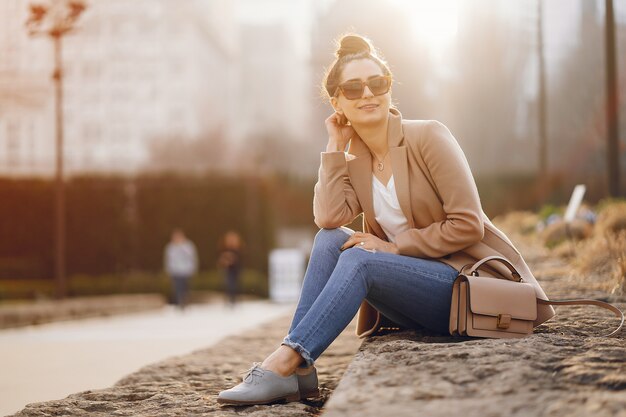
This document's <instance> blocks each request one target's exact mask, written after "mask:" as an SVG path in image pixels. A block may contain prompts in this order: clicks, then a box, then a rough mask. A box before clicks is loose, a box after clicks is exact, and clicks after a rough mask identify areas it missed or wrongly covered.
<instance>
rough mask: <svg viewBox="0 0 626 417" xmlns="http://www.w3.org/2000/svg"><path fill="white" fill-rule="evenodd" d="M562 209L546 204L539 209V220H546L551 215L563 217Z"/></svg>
mask: <svg viewBox="0 0 626 417" xmlns="http://www.w3.org/2000/svg"><path fill="white" fill-rule="evenodd" d="M563 213H564V211H563V207H562V206H555V205H554V204H546V205H544V206H542V207H541V208H540V209H539V218H540V219H541V220H546V219H547V218H548V217H550V216H551V215H553V214H558V215H563Z"/></svg>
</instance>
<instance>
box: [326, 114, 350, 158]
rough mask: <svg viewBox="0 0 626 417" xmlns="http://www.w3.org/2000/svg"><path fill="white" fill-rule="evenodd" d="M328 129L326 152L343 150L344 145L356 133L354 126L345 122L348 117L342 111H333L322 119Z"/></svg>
mask: <svg viewBox="0 0 626 417" xmlns="http://www.w3.org/2000/svg"><path fill="white" fill-rule="evenodd" d="M324 123H325V124H326V130H327V131H328V145H327V146H326V152H337V151H340V152H343V151H344V150H345V149H346V145H347V144H348V142H349V141H350V139H351V138H352V136H354V135H355V134H356V132H355V131H354V128H353V127H352V126H351V125H349V124H347V123H348V119H346V116H345V115H344V114H343V113H338V112H334V113H333V114H331V115H330V116H328V118H327V119H326V120H325V121H324Z"/></svg>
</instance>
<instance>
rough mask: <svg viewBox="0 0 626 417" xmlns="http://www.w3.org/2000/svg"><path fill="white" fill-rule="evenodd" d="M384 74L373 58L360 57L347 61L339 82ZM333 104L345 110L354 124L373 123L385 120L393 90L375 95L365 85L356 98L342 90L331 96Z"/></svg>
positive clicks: (366, 78)
mask: <svg viewBox="0 0 626 417" xmlns="http://www.w3.org/2000/svg"><path fill="white" fill-rule="evenodd" d="M380 75H384V74H383V71H382V69H381V68H380V67H379V66H378V64H377V63H375V62H374V61H372V60H371V59H358V60H355V61H351V62H349V63H347V64H346V65H345V66H344V68H343V72H342V74H341V80H340V82H339V84H342V83H345V82H346V81H348V80H361V81H367V80H368V78H370V77H373V76H380ZM331 104H332V106H333V108H334V109H335V110H337V111H341V112H343V114H345V116H346V117H347V118H348V120H349V121H350V122H351V123H352V124H353V125H372V124H377V123H381V122H384V120H386V119H387V117H388V114H389V107H390V105H391V90H389V91H388V92H387V93H385V94H383V95H380V96H375V95H374V94H372V92H371V91H370V89H369V87H367V86H365V88H364V89H363V94H362V96H361V97H360V98H357V99H355V100H348V99H347V98H346V97H345V96H344V95H343V93H342V92H339V94H338V95H337V96H336V97H332V98H331Z"/></svg>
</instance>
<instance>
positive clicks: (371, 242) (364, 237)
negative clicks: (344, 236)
mask: <svg viewBox="0 0 626 417" xmlns="http://www.w3.org/2000/svg"><path fill="white" fill-rule="evenodd" d="M353 246H357V247H359V248H363V249H368V250H374V251H375V252H387V253H393V254H396V255H398V254H399V253H400V251H399V250H398V247H397V246H396V245H395V243H392V242H386V241H384V240H382V239H379V238H378V237H377V236H374V235H373V234H371V233H362V232H355V233H353V234H352V236H350V238H349V239H348V240H347V241H346V243H344V244H343V245H342V246H341V250H345V249H348V248H351V247H353Z"/></svg>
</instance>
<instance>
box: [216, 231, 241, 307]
mask: <svg viewBox="0 0 626 417" xmlns="http://www.w3.org/2000/svg"><path fill="white" fill-rule="evenodd" d="M242 246H243V244H242V241H241V236H239V233H237V232H236V231H234V230H229V231H228V232H226V233H225V234H224V236H223V237H222V240H221V242H220V254H219V257H218V266H219V267H220V268H221V269H222V270H223V275H224V285H225V287H226V302H227V303H228V305H229V306H230V307H231V308H233V307H235V303H236V298H237V292H238V290H239V288H238V287H239V273H240V272H241V249H242Z"/></svg>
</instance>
